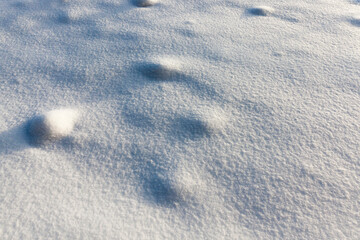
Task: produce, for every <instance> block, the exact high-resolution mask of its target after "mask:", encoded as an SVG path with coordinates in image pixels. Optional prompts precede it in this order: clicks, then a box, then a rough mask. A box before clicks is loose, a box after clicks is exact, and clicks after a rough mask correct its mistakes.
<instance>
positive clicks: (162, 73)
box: [140, 58, 181, 80]
mask: <svg viewBox="0 0 360 240" xmlns="http://www.w3.org/2000/svg"><path fill="white" fill-rule="evenodd" d="M180 69H181V65H180V63H179V62H178V61H177V60H175V59H172V58H161V59H158V60H154V61H151V62H147V63H144V64H143V65H142V66H141V67H140V72H141V73H142V74H143V75H145V76H146V77H148V78H150V79H155V80H170V79H172V78H173V77H175V76H177V75H179V73H180Z"/></svg>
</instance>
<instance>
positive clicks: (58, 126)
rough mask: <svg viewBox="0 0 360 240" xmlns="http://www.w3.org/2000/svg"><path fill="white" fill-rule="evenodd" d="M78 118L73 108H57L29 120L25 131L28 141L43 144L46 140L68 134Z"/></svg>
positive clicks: (57, 138) (56, 138)
mask: <svg viewBox="0 0 360 240" xmlns="http://www.w3.org/2000/svg"><path fill="white" fill-rule="evenodd" d="M77 120H78V113H77V112H76V111H75V110H73V109H57V110H52V111H50V112H47V113H45V114H43V115H40V116H37V117H35V118H33V119H32V120H30V122H29V125H28V129H27V133H28V135H29V137H30V142H31V143H34V144H43V143H45V142H48V141H54V140H59V139H62V138H64V137H66V136H68V135H69V134H70V133H71V132H72V130H73V128H74V125H75V123H76V122H77Z"/></svg>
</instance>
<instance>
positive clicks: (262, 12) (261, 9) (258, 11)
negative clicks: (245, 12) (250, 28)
mask: <svg viewBox="0 0 360 240" xmlns="http://www.w3.org/2000/svg"><path fill="white" fill-rule="evenodd" d="M249 12H250V13H251V14H252V15H255V16H270V15H272V14H273V13H274V12H275V9H273V8H271V7H268V6H258V7H253V8H250V9H249Z"/></svg>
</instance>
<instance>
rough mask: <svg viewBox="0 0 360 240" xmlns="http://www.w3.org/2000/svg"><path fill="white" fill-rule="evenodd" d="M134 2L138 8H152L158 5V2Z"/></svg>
mask: <svg viewBox="0 0 360 240" xmlns="http://www.w3.org/2000/svg"><path fill="white" fill-rule="evenodd" d="M133 2H134V5H135V6H137V7H151V6H154V5H155V4H157V3H158V1H157V0H134V1H133Z"/></svg>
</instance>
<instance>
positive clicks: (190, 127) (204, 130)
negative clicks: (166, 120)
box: [175, 111, 226, 139]
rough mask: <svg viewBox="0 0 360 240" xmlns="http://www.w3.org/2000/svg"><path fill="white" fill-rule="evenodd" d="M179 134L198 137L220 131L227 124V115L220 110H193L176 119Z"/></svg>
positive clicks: (193, 137)
mask: <svg viewBox="0 0 360 240" xmlns="http://www.w3.org/2000/svg"><path fill="white" fill-rule="evenodd" d="M175 125H176V126H175V128H176V129H177V131H179V132H178V133H177V135H178V136H182V137H185V138H191V139H197V138H201V137H208V136H211V135H213V134H217V133H220V132H222V131H223V130H224V128H225V125H226V117H225V115H224V114H223V113H222V112H219V111H201V112H193V113H191V114H189V115H188V116H184V117H180V118H178V119H177V120H176V121H175Z"/></svg>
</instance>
